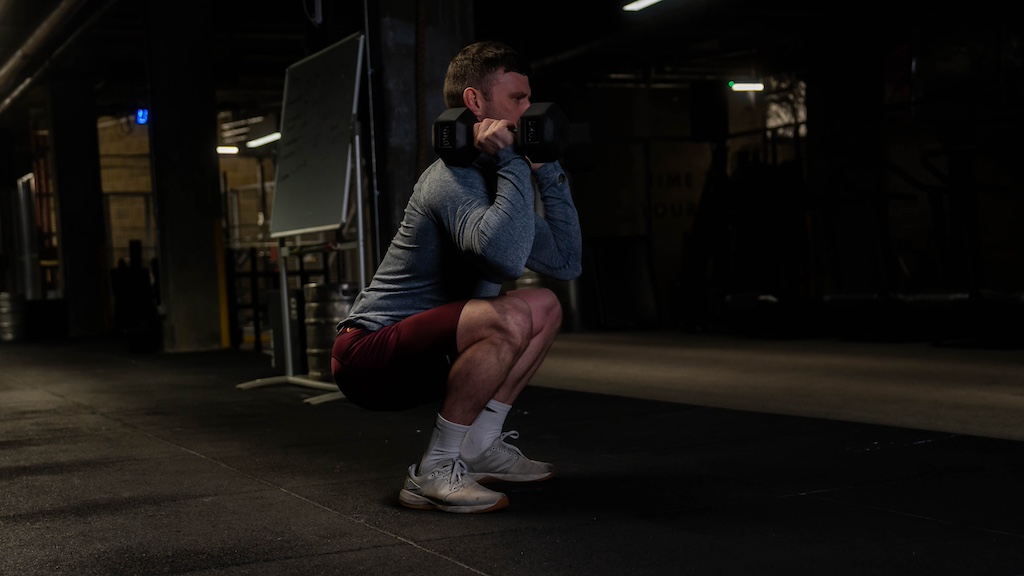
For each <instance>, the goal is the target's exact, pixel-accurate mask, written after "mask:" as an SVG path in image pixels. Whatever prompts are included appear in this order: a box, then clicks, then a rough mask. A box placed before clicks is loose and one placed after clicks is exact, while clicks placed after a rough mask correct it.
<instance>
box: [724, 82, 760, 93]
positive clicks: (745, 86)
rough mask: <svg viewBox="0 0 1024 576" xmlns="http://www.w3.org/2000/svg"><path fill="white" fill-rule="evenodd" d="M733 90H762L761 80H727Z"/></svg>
mask: <svg viewBox="0 0 1024 576" xmlns="http://www.w3.org/2000/svg"><path fill="white" fill-rule="evenodd" d="M729 87H730V88H732V91H733V92H762V91H764V84H763V83H761V82H729Z"/></svg>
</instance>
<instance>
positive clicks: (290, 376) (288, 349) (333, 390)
mask: <svg viewBox="0 0 1024 576" xmlns="http://www.w3.org/2000/svg"><path fill="white" fill-rule="evenodd" d="M359 136H360V126H359V121H358V120H355V121H353V132H352V150H354V151H355V162H353V163H352V164H351V165H352V166H353V167H354V170H355V182H356V213H355V219H356V231H357V235H358V239H357V241H356V245H355V246H354V247H355V248H356V250H357V251H358V252H359V286H360V287H364V286H366V241H365V239H364V230H363V171H362V167H361V164H362V157H361V156H360V154H359V143H360V138H359ZM345 198H346V203H345V205H346V206H347V205H348V202H347V199H348V190H347V189H346V190H345ZM277 261H278V266H277V268H278V273H279V276H280V280H279V281H280V283H281V290H280V292H281V330H282V334H281V337H282V338H283V339H284V340H283V342H282V344H283V346H284V350H283V352H284V372H285V373H284V376H272V377H270V378H257V379H255V380H250V381H248V382H243V383H241V384H237V385H236V386H235V387H236V388H240V389H242V390H248V389H250V388H260V387H263V386H275V385H278V384H291V385H294V386H303V387H306V388H314V389H317V390H326V391H328V392H327V393H326V394H320V395H317V396H313V397H312V398H306V399H305V400H303V402H305V403H307V404H323V403H324V402H330V401H331V400H341V399H344V398H345V395H344V394H342V392H341V391H340V390H338V385H337V384H333V383H331V382H324V381H322V380H317V379H315V378H309V377H308V375H304V376H296V375H295V368H294V364H293V362H292V338H291V328H290V324H291V322H290V318H289V317H288V310H289V309H290V306H289V303H288V289H287V288H288V266H287V262H288V246H287V245H286V244H285V240H284V238H281V239H279V240H278V259H277Z"/></svg>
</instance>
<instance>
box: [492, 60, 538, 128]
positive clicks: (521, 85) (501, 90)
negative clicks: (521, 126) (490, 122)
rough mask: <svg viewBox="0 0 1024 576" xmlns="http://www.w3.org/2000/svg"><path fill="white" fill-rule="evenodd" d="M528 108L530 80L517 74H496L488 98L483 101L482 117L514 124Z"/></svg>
mask: <svg viewBox="0 0 1024 576" xmlns="http://www.w3.org/2000/svg"><path fill="white" fill-rule="evenodd" d="M529 107H530V79H529V78H527V77H526V76H525V75H523V74H519V73H518V72H504V71H502V72H496V73H495V75H494V84H493V85H492V86H491V94H490V98H484V101H483V106H482V108H483V114H482V117H483V118H494V119H496V120H508V121H509V122H512V123H513V124H515V123H518V122H519V117H520V116H522V115H523V112H526V109H527V108H529Z"/></svg>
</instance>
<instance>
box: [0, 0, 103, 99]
mask: <svg viewBox="0 0 1024 576" xmlns="http://www.w3.org/2000/svg"><path fill="white" fill-rule="evenodd" d="M86 3H87V2H86V0H63V2H61V3H60V4H59V5H57V7H56V8H54V9H53V12H50V15H49V16H47V17H46V19H45V20H43V23H42V24H40V25H39V27H38V28H36V29H35V31H33V32H32V34H31V35H30V36H29V37H28V40H25V42H24V43H23V44H22V45H21V47H20V48H18V49H17V50H16V51H15V52H14V55H13V56H11V57H10V58H8V60H7V62H5V63H4V65H3V67H2V68H0V90H2V91H5V92H6V91H7V89H8V88H9V87H10V85H11V84H12V83H13V82H14V79H15V76H16V75H17V74H19V73H20V72H21V70H22V69H23V68H24V67H25V66H27V65H28V63H29V62H31V61H32V58H34V57H35V56H36V54H37V52H39V51H40V50H41V49H42V48H44V47H45V46H46V44H47V42H49V41H50V39H51V38H52V37H53V35H54V34H56V33H57V32H59V31H60V29H61V28H62V27H63V26H64V25H65V24H67V22H68V20H70V19H71V17H72V16H74V14H75V12H76V11H77V10H78V9H79V8H81V7H82V6H84V5H85V4H86Z"/></svg>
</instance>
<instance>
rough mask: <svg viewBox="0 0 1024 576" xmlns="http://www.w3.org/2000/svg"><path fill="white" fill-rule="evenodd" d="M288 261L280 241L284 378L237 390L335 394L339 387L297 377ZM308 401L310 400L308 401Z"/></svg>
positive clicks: (256, 382)
mask: <svg viewBox="0 0 1024 576" xmlns="http://www.w3.org/2000/svg"><path fill="white" fill-rule="evenodd" d="M287 259H288V246H287V245H285V241H284V238H282V239H280V240H278V258H277V262H278V265H277V268H278V271H279V274H280V282H281V290H280V292H281V332H282V333H281V338H282V339H283V340H282V343H283V345H284V350H283V354H282V355H283V356H284V376H273V377H270V378H257V379H255V380H250V381H248V382H243V383H241V384H238V385H236V386H235V387H236V388H241V389H242V390H248V389H250V388H260V387H262V386H274V385H276V384H293V385H296V386H304V387H306V388H315V389H319V390H330V391H333V392H337V393H339V394H340V392H339V391H338V386H337V385H336V384H332V383H330V382H324V381H322V380H317V379H314V378H308V377H305V376H296V375H295V368H294V364H293V363H292V335H291V329H290V327H289V325H290V324H291V321H290V318H289V317H288V310H289V305H288V266H287V265H286V262H287ZM307 400H308V399H307Z"/></svg>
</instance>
